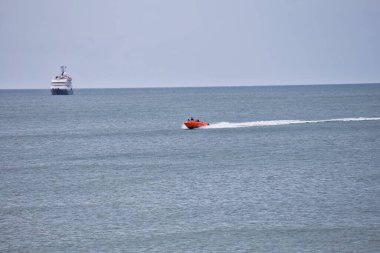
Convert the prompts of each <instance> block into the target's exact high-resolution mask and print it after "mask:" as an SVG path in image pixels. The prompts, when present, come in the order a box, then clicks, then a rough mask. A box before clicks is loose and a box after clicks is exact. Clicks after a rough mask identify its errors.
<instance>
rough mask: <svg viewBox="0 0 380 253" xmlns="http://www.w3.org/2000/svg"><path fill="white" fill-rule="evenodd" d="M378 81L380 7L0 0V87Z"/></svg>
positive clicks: (276, 0)
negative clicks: (67, 80)
mask: <svg viewBox="0 0 380 253" xmlns="http://www.w3.org/2000/svg"><path fill="white" fill-rule="evenodd" d="M62 64H64V65H67V66H68V72H69V73H70V74H71V75H72V76H73V85H74V88H90V87H147V86H148V87H156V86H220V85H231V86H233V85H270V84H316V83H364V82H380V0H228V1H227V0H182V1H181V0H159V1H158V0H135V1H128V0H120V1H117V0H108V1H107V0H104V1H101V0H65V1H56V0H33V1H32V0H0V88H47V87H49V86H50V80H51V78H52V77H53V76H54V75H56V74H58V73H59V66H60V65H62Z"/></svg>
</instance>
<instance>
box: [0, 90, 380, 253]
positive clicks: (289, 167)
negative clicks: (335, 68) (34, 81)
mask: <svg viewBox="0 0 380 253" xmlns="http://www.w3.org/2000/svg"><path fill="white" fill-rule="evenodd" d="M190 117H194V118H195V119H200V120H205V121H207V122H209V123H210V126H208V127H204V128H200V129H193V130H188V129H185V127H184V125H183V122H184V121H186V120H187V119H188V118H190ZM0 252H49V253H50V252H380V85H377V84H372V85H370V84H362V85H310V86H266V87H209V88H206V87H204V88H136V89H75V90H74V95H72V96H52V95H50V92H49V89H46V90H0Z"/></svg>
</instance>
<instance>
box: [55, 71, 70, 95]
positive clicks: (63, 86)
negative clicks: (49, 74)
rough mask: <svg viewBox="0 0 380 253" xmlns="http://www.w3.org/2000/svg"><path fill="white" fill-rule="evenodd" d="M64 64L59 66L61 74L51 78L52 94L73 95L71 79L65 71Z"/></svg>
mask: <svg viewBox="0 0 380 253" xmlns="http://www.w3.org/2000/svg"><path fill="white" fill-rule="evenodd" d="M66 68H67V67H66V66H61V75H60V76H56V77H54V78H53V80H51V87H50V91H51V94H52V95H73V94H74V92H73V87H72V85H71V81H72V80H73V79H72V78H71V77H70V76H69V75H67V73H66Z"/></svg>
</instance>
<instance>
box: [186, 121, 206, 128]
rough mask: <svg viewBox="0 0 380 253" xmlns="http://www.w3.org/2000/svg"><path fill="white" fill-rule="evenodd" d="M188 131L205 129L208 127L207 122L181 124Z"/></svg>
mask: <svg viewBox="0 0 380 253" xmlns="http://www.w3.org/2000/svg"><path fill="white" fill-rule="evenodd" d="M183 124H184V125H185V126H186V127H187V128H188V129H194V128H200V127H205V126H208V125H209V123H208V122H204V121H187V122H184V123H183Z"/></svg>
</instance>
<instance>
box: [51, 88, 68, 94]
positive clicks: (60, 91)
mask: <svg viewBox="0 0 380 253" xmlns="http://www.w3.org/2000/svg"><path fill="white" fill-rule="evenodd" d="M50 91H51V94H52V95H73V94H74V91H73V89H50Z"/></svg>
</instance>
